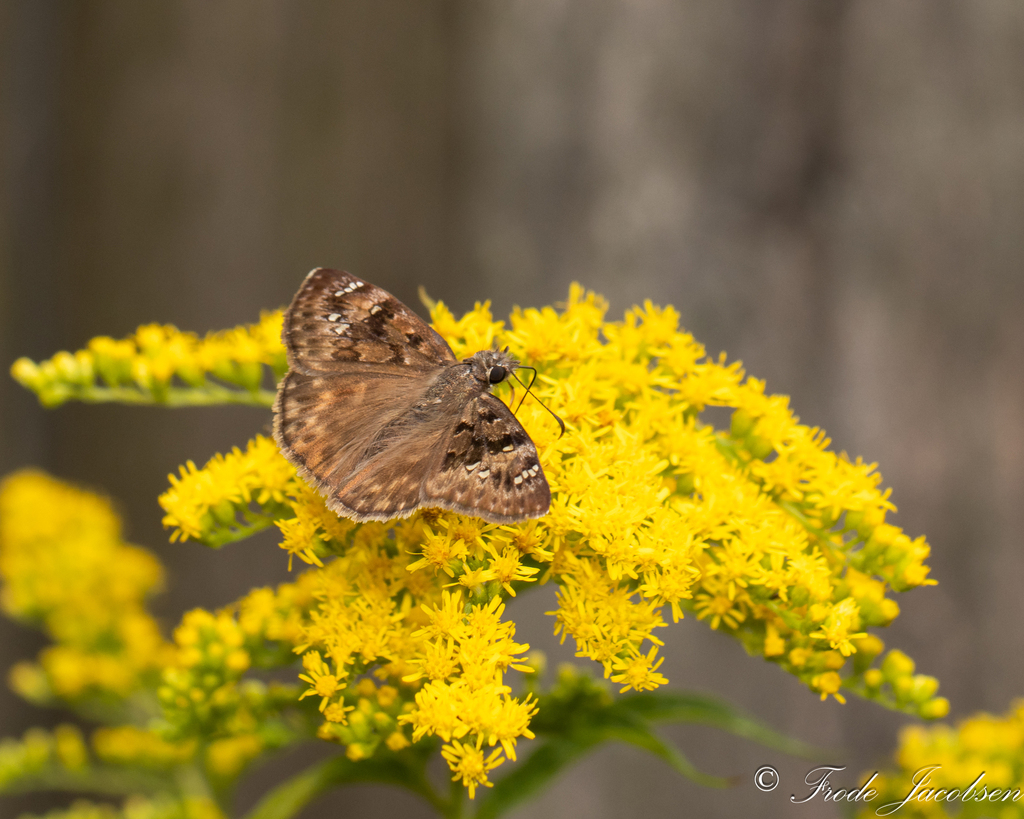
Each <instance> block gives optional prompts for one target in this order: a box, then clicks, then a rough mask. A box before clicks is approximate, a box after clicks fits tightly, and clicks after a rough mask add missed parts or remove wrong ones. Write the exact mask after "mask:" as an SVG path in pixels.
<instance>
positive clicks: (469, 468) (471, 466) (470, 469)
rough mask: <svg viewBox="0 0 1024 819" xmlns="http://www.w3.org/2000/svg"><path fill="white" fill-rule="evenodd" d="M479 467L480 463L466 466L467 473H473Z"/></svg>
mask: <svg viewBox="0 0 1024 819" xmlns="http://www.w3.org/2000/svg"><path fill="white" fill-rule="evenodd" d="M478 466H480V461H477V462H476V463H475V464H466V471H467V472H472V471H473V470H474V469H476V468H477V467H478Z"/></svg>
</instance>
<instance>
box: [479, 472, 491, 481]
mask: <svg viewBox="0 0 1024 819" xmlns="http://www.w3.org/2000/svg"><path fill="white" fill-rule="evenodd" d="M490 474H491V470H489V469H481V470H480V474H479V477H480V480H484V479H485V478H486V477H487V476H488V475H490Z"/></svg>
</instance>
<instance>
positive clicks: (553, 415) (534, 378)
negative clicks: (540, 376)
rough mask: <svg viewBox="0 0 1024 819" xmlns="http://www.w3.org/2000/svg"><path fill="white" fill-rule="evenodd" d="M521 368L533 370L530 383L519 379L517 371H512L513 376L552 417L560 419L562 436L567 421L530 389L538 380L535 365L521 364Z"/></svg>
mask: <svg viewBox="0 0 1024 819" xmlns="http://www.w3.org/2000/svg"><path fill="white" fill-rule="evenodd" d="M519 369H521V370H533V377H532V378H530V383H529V384H528V385H527V384H524V383H523V382H522V381H519V376H518V375H516V374H515V373H512V377H513V378H514V379H515V380H516V381H519V385H520V386H521V387H522V388H523V389H524V390H526V395H533V397H534V399H536V401H537V403H538V404H540V405H541V406H542V407H544V409H546V410H547V411H548V412H549V413H550V414H551V417H552V418H554V419H555V420H556V421H558V426H560V427H561V428H562V433H561V435H559V436H558V437H559V438H561V437H562V435H565V421H563V420H562V419H561V418H559V417H558V416H557V415H555V413H554V411H553V410H552V409H551V408H550V407H549V406H548V405H547V404H545V403H544V402H543V401H541V400H540V399H539V398H537V396H536V395H534V393H532V392H531V391H530V387H532V386H533V382H534V381H536V380H537V370H536V369H535V368H534V367H524V366H523V365H520V366H519ZM526 395H524V396H523V401H525V400H526ZM523 401H520V402H519V407H521V406H522V405H523ZM519 407H516V411H517V412H518V410H519Z"/></svg>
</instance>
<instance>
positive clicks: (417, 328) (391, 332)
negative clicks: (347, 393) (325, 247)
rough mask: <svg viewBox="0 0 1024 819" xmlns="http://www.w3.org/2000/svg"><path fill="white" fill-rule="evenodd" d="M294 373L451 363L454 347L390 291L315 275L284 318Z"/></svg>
mask: <svg viewBox="0 0 1024 819" xmlns="http://www.w3.org/2000/svg"><path fill="white" fill-rule="evenodd" d="M282 335H283V337H284V342H285V346H286V347H287V349H288V363H289V364H290V365H291V367H292V369H296V370H301V371H303V372H306V373H307V374H312V373H314V372H319V373H327V374H333V373H337V372H340V371H342V370H344V369H345V367H346V365H347V364H348V363H356V364H376V365H385V366H388V365H390V366H393V367H396V368H402V369H405V368H409V367H412V368H421V367H424V366H426V367H438V366H445V365H447V364H451V363H453V362H454V361H455V356H454V354H453V353H452V351H451V348H450V347H449V346H448V345H447V343H445V340H444V339H443V338H441V336H439V335H438V334H437V333H436V332H435V331H434V330H433V329H432V328H431V327H429V326H428V325H427V324H426V323H425V322H424V321H423V320H422V319H421V318H420V317H419V316H417V315H416V314H415V313H414V312H412V310H410V309H409V308H408V307H406V306H405V305H404V304H402V302H400V301H399V300H398V299H396V298H395V297H394V296H392V295H391V294H390V293H388V292H387V291H386V290H382V289H381V288H379V287H377V286H375V285H372V284H370V283H368V282H364V281H363V280H362V279H358V278H356V277H355V276H352V275H350V274H348V273H344V272H342V271H340V270H328V269H326V268H318V269H316V270H314V271H313V272H312V273H310V274H309V276H307V277H306V281H305V282H303V285H302V288H301V289H300V290H299V292H298V295H296V297H295V300H294V301H293V302H292V305H291V307H289V308H288V311H287V313H286V314H285V320H284V330H283V333H282Z"/></svg>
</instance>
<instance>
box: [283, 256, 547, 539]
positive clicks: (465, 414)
mask: <svg viewBox="0 0 1024 819" xmlns="http://www.w3.org/2000/svg"><path fill="white" fill-rule="evenodd" d="M282 337H283V339H284V344H285V347H286V348H287V350H288V364H289V367H290V369H289V371H288V374H287V375H286V376H285V377H284V380H282V382H281V384H280V386H279V388H278V391H277V401H276V402H275V404H274V438H275V440H276V441H277V443H278V446H280V447H281V451H282V452H283V453H284V454H285V457H287V458H288V460H289V461H291V462H292V463H293V464H294V465H295V467H296V468H297V469H298V471H299V474H300V475H302V477H303V478H305V479H306V480H307V481H308V482H309V483H310V484H311V485H312V486H314V487H316V489H317V490H319V491H320V492H321V494H323V495H324V497H325V498H327V506H328V507H329V508H330V509H332V510H333V511H334V512H336V513H337V514H339V515H342V516H344V517H347V518H352V519H353V520H358V521H367V520H391V519H392V518H402V517H407V516H409V515H411V514H412V513H413V512H414V511H415V510H416V509H418V508H419V507H421V506H425V507H431V506H439V507H441V508H444V509H451V510H453V511H455V512H461V513H463V514H467V515H474V516H476V517H481V518H483V519H484V520H487V521H491V522H492V523H514V522H516V521H521V520H526V519H528V518H536V517H540V516H541V515H544V514H546V513H547V511H548V507H549V506H550V505H551V490H550V489H549V488H548V482H547V480H546V479H545V477H544V472H543V471H542V470H541V466H540V460H539V459H538V457H537V447H536V446H534V443H533V441H531V440H530V436H529V435H527V434H526V430H525V429H523V427H522V425H521V424H520V423H519V421H517V420H516V418H515V416H514V415H513V414H512V413H511V411H509V408H508V407H507V406H505V404H504V403H502V402H501V401H500V400H499V399H497V398H495V397H494V396H493V395H491V392H490V390H491V387H492V386H493V385H494V384H500V383H501V382H502V381H504V380H505V379H506V378H508V376H509V375H510V374H511V373H512V372H513V371H514V370H515V369H516V367H518V366H519V362H518V361H516V360H515V359H514V358H512V357H511V356H510V355H509V354H508V353H507V352H500V351H498V350H481V351H480V352H478V353H476V354H475V355H472V356H470V357H469V358H466V359H463V360H462V361H458V360H457V359H456V358H455V354H454V353H453V352H452V350H451V347H449V346H448V344H447V343H446V342H445V340H444V339H443V338H441V336H439V335H438V334H437V333H436V332H434V330H432V329H431V328H430V327H428V326H427V325H426V323H425V322H423V321H422V320H421V319H420V318H419V316H417V315H416V314H415V313H413V312H412V311H411V310H410V309H409V308H408V307H406V306H405V305H404V304H402V303H401V302H400V301H399V300H398V299H396V298H395V297H394V296H392V295H391V294H390V293H388V292H386V291H384V290H382V289H381V288H379V287H375V286H374V285H372V284H369V283H367V282H364V281H362V280H361V279H357V278H356V277H355V276H352V275H350V274H348V273H344V272H342V271H340V270H327V269H325V268H318V269H316V270H314V271H313V272H312V273H310V274H309V275H308V276H307V277H306V280H305V281H304V282H303V283H302V287H301V288H299V292H298V293H297V294H296V295H295V298H294V300H293V301H292V303H291V306H290V307H289V308H288V310H287V312H286V313H285V316H284V330H283V332H282ZM559 423H561V422H559Z"/></svg>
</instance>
